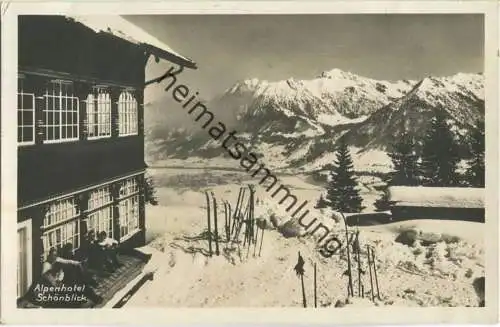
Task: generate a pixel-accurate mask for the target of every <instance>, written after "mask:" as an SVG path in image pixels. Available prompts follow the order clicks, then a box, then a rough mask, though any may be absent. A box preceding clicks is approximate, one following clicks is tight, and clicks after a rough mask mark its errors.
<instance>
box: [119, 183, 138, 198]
mask: <svg viewBox="0 0 500 327" xmlns="http://www.w3.org/2000/svg"><path fill="white" fill-rule="evenodd" d="M137 192H139V188H138V186H137V180H136V179H135V178H129V179H127V180H125V181H123V182H121V185H120V195H119V197H120V198H123V197H126V196H127V195H132V194H134V193H137Z"/></svg>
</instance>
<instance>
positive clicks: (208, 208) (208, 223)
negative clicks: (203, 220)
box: [205, 191, 212, 256]
mask: <svg viewBox="0 0 500 327" xmlns="http://www.w3.org/2000/svg"><path fill="white" fill-rule="evenodd" d="M205 197H206V198H207V227H208V235H207V236H208V254H209V255H210V256H212V226H211V224H210V198H209V196H208V192H207V191H206V192H205Z"/></svg>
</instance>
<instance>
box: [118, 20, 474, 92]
mask: <svg viewBox="0 0 500 327" xmlns="http://www.w3.org/2000/svg"><path fill="white" fill-rule="evenodd" d="M126 18H127V19H128V20H130V21H131V22H133V23H134V24H136V25H138V26H140V27H141V28H143V29H144V30H146V31H147V32H149V33H150V34H152V35H154V36H155V37H157V38H158V39H160V40H161V41H163V42H165V43H166V44H168V45H169V46H170V47H171V48H172V49H174V50H175V51H176V52H178V53H180V54H182V55H184V56H186V57H189V58H191V59H193V60H194V61H195V62H196V63H197V65H198V67H199V68H198V70H195V71H190V72H188V73H185V74H184V73H183V76H182V79H183V82H185V83H188V84H189V86H190V87H191V88H192V89H193V90H198V91H199V92H200V97H202V98H205V99H210V98H211V97H213V96H215V95H216V94H218V93H221V92H223V91H224V90H225V89H226V88H228V87H230V86H231V85H232V84H234V82H236V81H237V80H242V79H247V78H253V77H256V78H259V79H267V80H270V81H273V80H281V79H286V78H289V77H295V78H297V79H307V78H313V77H315V76H317V75H318V74H319V73H321V72H322V71H325V70H331V69H333V68H340V69H342V70H347V71H350V72H352V73H356V74H359V75H362V76H368V77H372V78H376V79H386V80H396V79H420V78H423V77H425V76H428V75H436V76H443V75H452V74H455V73H457V72H482V71H483V61H484V60H483V48H484V19H483V16H482V15H452V14H435V15H413V14H411V15H401V14H399V15H395V14H392V15H339V14H338V15H279V16H278V15H185V16H181V15H173V16H164V15H151V16H127V17H126ZM168 67H169V64H168V63H161V64H156V63H154V61H153V62H152V63H151V64H150V65H148V68H147V77H154V76H156V75H161V74H162V73H163V72H164V71H165V69H168ZM153 93H156V91H154V92H153ZM149 96H150V97H153V96H154V94H152V93H151V92H149Z"/></svg>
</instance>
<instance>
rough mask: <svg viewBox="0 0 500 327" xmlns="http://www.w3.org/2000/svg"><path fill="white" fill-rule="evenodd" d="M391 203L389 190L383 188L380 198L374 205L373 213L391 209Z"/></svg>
mask: <svg viewBox="0 0 500 327" xmlns="http://www.w3.org/2000/svg"><path fill="white" fill-rule="evenodd" d="M391 205H392V203H391V201H389V190H388V188H387V187H385V188H384V190H383V193H382V196H381V197H380V198H378V199H377V200H376V201H375V203H374V206H375V211H387V210H390V209H391Z"/></svg>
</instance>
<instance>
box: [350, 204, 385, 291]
mask: <svg viewBox="0 0 500 327" xmlns="http://www.w3.org/2000/svg"><path fill="white" fill-rule="evenodd" d="M341 216H342V219H343V220H344V226H345V234H346V241H347V247H346V251H347V272H346V274H347V276H348V278H349V279H348V284H347V295H348V296H354V286H353V284H354V282H353V279H354V278H353V272H352V262H351V244H353V252H354V253H355V255H356V261H357V262H358V266H357V270H358V296H361V297H364V296H365V290H364V285H363V281H362V277H361V275H364V274H365V271H364V270H363V268H362V266H361V245H360V242H359V230H357V231H356V232H355V233H354V234H353V233H350V231H349V229H348V227H347V222H346V219H345V216H344V214H343V213H341ZM349 234H351V237H350V236H349ZM353 238H354V239H353ZM366 251H367V254H366V255H367V257H368V270H369V274H370V294H371V299H372V301H374V300H375V290H374V283H375V287H376V288H377V298H378V299H379V300H380V299H381V298H380V289H379V283H378V276H377V266H376V263H375V253H374V249H373V248H372V247H371V246H370V245H368V244H367V245H366ZM372 271H373V274H372Z"/></svg>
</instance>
